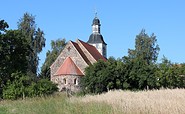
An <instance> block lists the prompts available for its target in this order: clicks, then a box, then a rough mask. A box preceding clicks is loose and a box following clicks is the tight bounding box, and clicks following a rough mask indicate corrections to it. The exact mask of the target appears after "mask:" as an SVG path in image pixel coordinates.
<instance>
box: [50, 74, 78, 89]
mask: <svg viewBox="0 0 185 114" xmlns="http://www.w3.org/2000/svg"><path fill="white" fill-rule="evenodd" d="M80 79H81V76H74V75H61V76H54V77H53V79H52V81H53V82H54V83H57V84H58V88H59V91H66V90H67V89H69V90H71V91H72V92H78V91H80V90H81V86H80Z"/></svg>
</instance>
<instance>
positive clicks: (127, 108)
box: [76, 89, 185, 114]
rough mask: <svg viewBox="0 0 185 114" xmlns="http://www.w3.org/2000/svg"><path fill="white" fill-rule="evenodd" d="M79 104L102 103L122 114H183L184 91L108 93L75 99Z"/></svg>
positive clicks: (184, 113) (184, 105)
mask: <svg viewBox="0 0 185 114" xmlns="http://www.w3.org/2000/svg"><path fill="white" fill-rule="evenodd" d="M76 100H80V101H81V102H84V103H88V102H104V103H106V104H109V105H111V106H112V107H113V108H114V110H119V111H121V112H122V113H124V114H185V89H172V90H171V89H166V90H153V91H138V92H131V91H121V90H120V91H118V90H117V91H109V92H107V93H105V94H101V95H94V96H91V95H87V96H85V97H81V98H77V99H76Z"/></svg>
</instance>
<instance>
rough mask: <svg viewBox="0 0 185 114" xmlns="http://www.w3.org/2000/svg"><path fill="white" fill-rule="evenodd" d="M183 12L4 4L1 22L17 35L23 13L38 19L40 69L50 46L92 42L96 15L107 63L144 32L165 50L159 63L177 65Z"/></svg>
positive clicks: (147, 6)
mask: <svg viewBox="0 0 185 114" xmlns="http://www.w3.org/2000/svg"><path fill="white" fill-rule="evenodd" d="M184 6H185V1H184V0H150V1H149V0H117V1H116V0H114V1H113V0H65V1H64V0H52V1H49V0H48V1H47V0H45V1H44V0H2V1H1V7H0V11H1V13H0V19H4V20H5V21H7V22H8V24H9V26H10V29H17V22H18V20H19V19H20V18H21V17H22V16H23V14H24V13H25V12H28V13H31V14H32V15H35V16H36V24H37V26H38V27H40V28H41V29H42V30H43V31H44V33H45V38H46V47H45V48H44V49H43V52H42V53H41V54H40V59H41V61H40V66H41V64H42V63H43V62H44V60H45V53H46V52H47V50H50V42H51V40H56V39H58V38H66V40H67V41H69V40H72V41H76V39H77V38H79V39H81V40H83V41H87V40H88V38H89V35H90V34H91V33H92V30H91V24H92V20H93V18H94V16H95V9H96V10H97V12H98V18H99V19H100V21H101V34H102V35H103V37H104V40H105V42H106V43H107V44H108V50H107V54H108V57H109V56H114V57H115V58H118V57H123V56H125V55H127V51H128V48H131V49H133V48H134V45H135V36H136V35H137V34H139V33H140V31H141V30H142V29H145V30H146V33H148V34H149V35H151V34H152V33H154V34H155V35H156V36H157V40H158V44H159V46H160V48H161V50H160V54H159V58H158V62H161V61H160V60H161V58H162V57H163V55H164V56H166V57H167V58H168V59H169V60H171V61H172V62H174V63H184V62H185V54H184V52H185V44H184V43H185V38H184V37H185V7H184Z"/></svg>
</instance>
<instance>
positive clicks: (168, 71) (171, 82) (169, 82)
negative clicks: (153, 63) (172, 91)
mask: <svg viewBox="0 0 185 114" xmlns="http://www.w3.org/2000/svg"><path fill="white" fill-rule="evenodd" d="M158 67H159V70H158V72H157V76H158V81H159V85H160V87H164V88H177V87H178V88H183V87H185V83H184V79H185V72H184V68H183V64H182V65H181V64H173V63H171V61H170V60H168V59H167V58H166V57H163V58H162V63H160V64H159V65H158Z"/></svg>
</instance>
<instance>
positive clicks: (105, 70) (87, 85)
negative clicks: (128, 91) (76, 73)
mask: <svg viewBox="0 0 185 114" xmlns="http://www.w3.org/2000/svg"><path fill="white" fill-rule="evenodd" d="M124 73H125V69H124V64H123V63H122V62H121V61H120V60H115V59H114V58H113V57H110V58H109V59H108V61H107V62H104V61H103V60H99V61H98V62H96V63H94V64H93V65H90V66H89V67H87V68H86V69H85V76H84V77H83V78H82V80H81V84H82V87H83V90H84V92H85V93H102V92H105V91H108V90H111V89H123V88H128V86H129V85H128V84H127V83H126V82H125V75H124Z"/></svg>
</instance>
